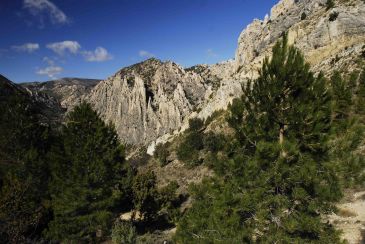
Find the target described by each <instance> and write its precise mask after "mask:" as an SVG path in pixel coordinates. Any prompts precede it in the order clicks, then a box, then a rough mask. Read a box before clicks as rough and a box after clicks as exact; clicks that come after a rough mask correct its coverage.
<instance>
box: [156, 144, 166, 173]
mask: <svg viewBox="0 0 365 244" xmlns="http://www.w3.org/2000/svg"><path fill="white" fill-rule="evenodd" d="M169 146H170V143H169V142H167V143H165V144H162V143H159V144H157V146H156V149H155V153H154V157H155V158H156V159H157V160H158V162H159V164H160V166H161V167H163V166H165V165H167V164H168V160H167V157H168V156H169V155H170V153H169V150H168V147H169Z"/></svg>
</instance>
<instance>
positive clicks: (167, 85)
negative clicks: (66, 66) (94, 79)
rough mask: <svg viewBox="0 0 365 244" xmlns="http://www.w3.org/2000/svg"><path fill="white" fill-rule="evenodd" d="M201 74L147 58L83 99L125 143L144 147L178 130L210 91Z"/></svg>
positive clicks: (101, 85) (100, 85) (113, 77)
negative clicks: (114, 128)
mask: <svg viewBox="0 0 365 244" xmlns="http://www.w3.org/2000/svg"><path fill="white" fill-rule="evenodd" d="M210 87H211V86H209V84H206V83H205V80H204V79H203V77H202V76H201V75H199V74H198V73H196V72H194V71H192V70H184V69H183V68H182V67H181V66H179V65H177V64H175V63H172V62H165V63H163V62H161V61H159V60H157V59H149V60H147V61H145V62H142V63H139V64H136V65H133V66H130V67H127V68H124V69H122V70H120V71H119V72H117V73H116V74H115V75H113V76H112V77H110V78H108V79H106V80H105V81H102V82H100V83H99V84H98V85H97V86H96V87H95V88H94V89H93V90H92V91H91V93H90V94H89V95H88V96H86V97H85V99H86V100H87V101H89V102H90V103H91V104H93V106H94V108H95V109H96V110H97V111H98V112H99V113H100V115H101V116H102V117H103V118H104V119H105V120H106V121H110V122H113V123H114V124H115V127H116V130H117V132H118V134H119V136H120V138H121V140H123V141H124V142H126V143H127V144H134V145H136V144H137V145H146V144H147V143H149V142H151V141H153V140H155V139H156V138H158V137H159V136H162V135H164V134H168V133H171V132H173V131H174V130H176V129H177V128H179V127H180V126H181V125H182V123H183V121H184V119H185V118H186V117H187V116H188V115H189V114H190V113H191V112H192V111H194V110H196V109H197V108H198V107H199V106H200V104H202V102H203V101H204V100H205V96H206V93H207V92H208V91H209V90H211V89H212V88H210Z"/></svg>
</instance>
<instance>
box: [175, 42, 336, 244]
mask: <svg viewBox="0 0 365 244" xmlns="http://www.w3.org/2000/svg"><path fill="white" fill-rule="evenodd" d="M230 112H231V116H230V118H229V120H228V122H229V124H230V125H231V126H232V128H234V129H235V130H236V139H235V140H236V142H234V143H232V146H233V148H231V149H229V150H228V153H227V155H226V157H225V158H224V159H223V160H221V161H220V162H219V164H220V165H216V166H215V167H214V168H215V169H217V168H219V169H220V170H219V171H217V170H216V173H217V175H216V177H215V178H213V179H211V180H208V181H206V182H204V183H203V184H202V185H201V186H197V187H196V188H195V189H194V191H193V198H194V199H195V202H194V204H193V207H192V208H191V209H190V210H188V212H187V214H185V216H184V217H183V218H182V220H181V222H180V224H179V225H178V230H177V235H176V240H177V241H178V242H182V243H185V242H201V243H214V242H226V243H248V242H259V243H274V242H278V243H310V242H318V243H336V242H338V235H337V234H336V232H335V230H334V229H332V228H331V227H330V226H328V225H326V224H324V223H323V222H322V221H321V216H320V214H322V213H326V212H328V211H331V210H332V205H331V203H332V202H333V201H335V200H337V199H339V198H340V197H341V191H340V188H339V185H338V180H337V178H336V174H335V172H334V171H333V169H332V166H331V164H330V163H328V133H329V131H330V128H331V99H330V95H329V92H328V91H327V89H326V86H325V79H324V77H323V75H322V74H319V75H318V76H315V75H314V74H313V73H312V72H311V71H310V67H309V65H308V64H307V63H305V61H304V57H303V55H302V54H301V53H300V51H299V50H298V49H296V48H295V47H292V46H288V44H287V37H286V36H285V35H284V37H283V40H282V41H279V42H278V43H277V44H276V45H275V46H274V48H273V55H272V58H271V59H268V58H266V59H265V60H264V63H263V66H262V69H261V70H260V76H259V78H258V79H256V80H254V81H251V82H248V84H247V85H246V86H245V87H244V96H243V97H242V99H238V100H235V101H234V103H233V104H232V106H231V107H230Z"/></svg>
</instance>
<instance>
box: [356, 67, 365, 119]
mask: <svg viewBox="0 0 365 244" xmlns="http://www.w3.org/2000/svg"><path fill="white" fill-rule="evenodd" d="M356 95H357V96H356V108H355V109H356V113H357V114H359V115H360V116H362V117H363V122H365V67H364V68H363V70H362V72H361V74H360V77H359V81H358V88H357V92H356Z"/></svg>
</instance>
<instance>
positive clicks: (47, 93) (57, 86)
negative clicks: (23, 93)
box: [21, 78, 100, 112]
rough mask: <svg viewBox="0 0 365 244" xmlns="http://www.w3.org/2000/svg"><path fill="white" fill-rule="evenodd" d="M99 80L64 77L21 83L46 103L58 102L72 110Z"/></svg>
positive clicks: (67, 109) (66, 108)
mask: <svg viewBox="0 0 365 244" xmlns="http://www.w3.org/2000/svg"><path fill="white" fill-rule="evenodd" d="M99 82H100V80H94V79H80V78H63V79H59V80H52V81H47V82H30V83H23V84H21V85H22V86H23V87H24V88H26V89H27V90H28V92H29V93H30V94H31V95H32V96H33V97H35V98H36V99H38V100H42V101H44V102H46V103H57V104H59V105H60V106H61V107H62V108H63V109H64V110H66V111H70V110H71V109H72V108H73V107H75V105H77V104H79V103H80V102H81V100H82V99H83V97H84V96H85V95H86V94H88V93H89V92H90V91H91V89H92V88H93V87H95V85H96V84H97V83H99ZM64 112H65V111H64Z"/></svg>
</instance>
